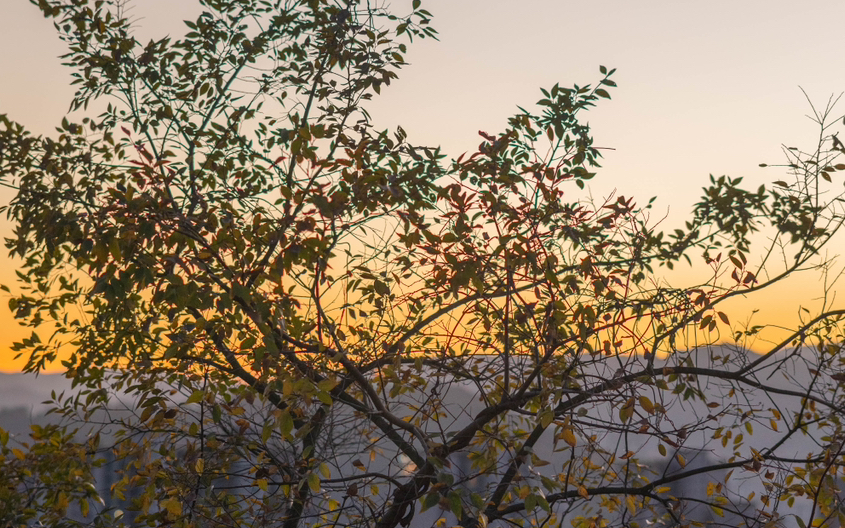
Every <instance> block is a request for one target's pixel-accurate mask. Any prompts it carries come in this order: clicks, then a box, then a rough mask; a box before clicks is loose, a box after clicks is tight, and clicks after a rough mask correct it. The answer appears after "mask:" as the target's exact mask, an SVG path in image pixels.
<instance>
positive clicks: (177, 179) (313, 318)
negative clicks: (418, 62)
mask: <svg viewBox="0 0 845 528" xmlns="http://www.w3.org/2000/svg"><path fill="white" fill-rule="evenodd" d="M33 3H35V4H37V5H38V6H39V8H40V9H41V10H42V12H43V13H44V14H45V16H46V17H48V18H52V19H55V20H56V27H57V29H58V31H59V33H60V35H61V36H62V38H63V39H64V40H65V41H66V42H67V44H68V49H69V52H68V54H67V55H66V56H65V60H66V62H67V64H68V65H69V66H71V67H72V68H73V69H74V72H75V73H74V75H75V80H74V82H75V84H76V87H77V93H76V95H75V97H74V99H73V102H72V105H71V108H72V109H74V110H86V109H88V108H89V107H90V108H99V109H100V110H101V111H102V113H100V114H99V115H98V116H97V117H93V118H92V117H85V118H83V119H82V121H81V122H79V123H75V122H72V120H70V119H65V120H64V121H63V122H62V125H61V127H60V128H59V129H58V136H57V137H53V138H50V137H35V136H32V135H30V134H29V133H28V132H27V131H26V130H25V128H24V127H23V126H22V125H20V124H17V123H15V122H13V121H12V119H11V118H10V117H8V116H6V115H3V116H2V117H0V177H2V179H3V182H4V183H5V184H7V185H10V186H13V187H14V188H15V189H16V196H15V197H14V199H13V200H12V202H11V203H10V205H9V206H8V207H7V208H6V212H7V214H8V216H9V218H10V219H11V220H12V221H13V222H14V224H15V227H16V229H15V233H14V236H13V237H12V238H11V239H10V240H8V241H7V245H8V248H9V250H10V252H11V253H12V254H13V255H14V256H16V257H18V258H21V259H22V261H23V266H22V270H21V271H20V272H19V277H20V287H21V288H22V293H21V294H20V295H17V296H15V297H13V298H12V299H11V301H10V307H11V308H12V310H14V311H15V313H16V315H17V316H18V317H19V318H20V319H21V320H22V321H25V322H26V324H28V325H30V326H32V327H33V329H34V332H33V334H32V337H30V338H29V339H27V340H25V341H24V342H22V343H20V344H19V345H18V346H19V349H20V350H21V352H22V353H26V354H28V357H29V362H28V364H27V370H29V371H38V370H40V369H42V368H44V366H45V365H47V364H48V363H50V362H52V361H54V360H56V359H57V358H66V359H63V362H62V364H63V365H64V367H65V368H66V372H67V376H69V377H70V378H72V379H73V380H74V382H75V384H76V385H77V386H78V387H79V389H80V391H81V392H80V395H79V396H75V397H69V398H67V399H62V398H57V401H56V403H57V409H56V410H57V412H58V413H59V414H60V415H61V416H63V417H64V419H65V423H66V424H75V423H80V422H81V423H83V424H86V429H85V430H86V431H91V433H90V434H91V435H93V434H94V430H96V429H91V427H94V426H96V425H97V424H102V425H103V432H102V433H101V434H102V438H103V439H106V438H107V439H108V441H105V440H100V437H99V436H91V437H90V438H97V439H98V440H97V442H96V445H92V444H91V443H90V442H91V440H89V441H88V443H87V444H86V443H85V442H82V440H80V442H82V443H79V444H76V447H68V446H66V445H65V444H66V443H67V442H70V440H69V437H68V436H67V432H66V431H64V430H63V429H55V430H53V431H52V432H51V433H50V434H51V438H53V437H55V438H59V439H60V440H59V441H57V442H53V443H50V444H49V445H52V446H53V448H54V451H51V450H50V449H47V447H48V444H46V443H43V442H42V443H38V444H37V446H36V447H38V448H37V449H36V447H32V448H31V449H30V451H29V452H28V453H26V452H24V451H23V450H21V449H18V448H15V449H18V450H17V451H11V450H10V449H7V448H5V447H4V452H3V454H4V456H5V460H6V461H5V462H4V464H5V466H4V469H6V468H19V470H20V471H29V472H31V473H32V475H34V476H35V477H34V478H37V479H38V478H40V479H41V480H40V481H41V482H43V483H44V484H45V485H47V484H49V483H50V482H52V479H61V478H65V479H69V480H73V479H75V478H79V479H82V480H83V481H86V482H90V479H91V477H90V475H91V471H92V469H93V468H94V466H96V465H97V464H102V463H103V459H102V458H97V457H98V456H99V457H102V456H104V455H105V453H110V456H113V457H115V458H117V459H118V460H122V461H124V464H125V465H124V467H123V470H122V471H121V474H120V477H121V479H120V480H119V481H118V482H117V483H116V484H115V485H114V486H113V487H112V490H111V491H112V495H113V496H112V497H104V499H105V500H106V501H107V502H108V504H114V501H116V500H120V501H123V502H124V503H126V504H127V510H128V511H131V512H133V515H134V520H133V521H132V522H135V523H139V524H148V525H175V526H242V525H257V526H264V525H266V526H271V525H272V526H276V525H282V526H285V527H293V526H302V525H309V526H378V527H385V528H386V527H394V526H397V525H402V526H408V525H409V524H411V523H417V524H418V525H421V524H422V523H427V524H431V523H441V524H442V523H445V522H457V523H460V524H461V525H462V526H485V525H486V524H488V523H494V522H495V523H497V524H498V525H504V524H505V521H507V522H509V523H510V522H512V523H516V524H519V525H529V524H537V525H543V524H545V523H549V522H551V523H555V524H562V523H566V524H570V523H571V524H572V525H574V526H585V527H586V526H607V525H623V524H627V525H631V526H633V525H634V524H636V523H640V524H642V523H643V522H645V521H646V520H648V521H649V522H651V521H655V520H657V521H659V522H665V523H674V524H681V525H686V524H690V523H697V522H703V521H706V520H712V519H715V520H717V521H718V519H719V517H721V516H728V517H727V518H726V519H731V520H730V521H727V520H726V521H725V522H746V523H748V524H749V525H751V524H755V523H756V524H759V525H776V524H779V523H780V522H781V521H783V520H784V519H786V518H787V517H788V516H787V517H779V515H782V514H783V510H781V511H780V514H779V513H778V509H777V504H778V503H779V502H783V501H786V502H789V503H790V505H792V503H793V502H794V501H795V500H796V499H797V500H798V501H799V503H800V502H801V501H804V500H806V499H807V498H809V502H808V504H810V509H809V510H807V509H805V510H795V511H799V512H803V513H801V514H800V516H799V517H798V519H799V521H800V523H803V524H806V525H810V524H811V523H812V524H813V525H814V526H820V525H822V524H825V523H828V524H830V525H834V524H835V523H836V522H838V521H837V517H836V516H837V515H838V514H839V512H840V504H839V502H838V500H839V499H838V498H837V497H838V492H837V490H838V488H837V486H838V485H839V482H840V480H839V477H838V475H839V471H840V467H841V466H840V462H841V459H842V458H841V452H840V450H841V445H842V441H841V439H842V438H843V430H842V424H841V419H840V415H841V411H842V404H843V402H842V390H841V388H840V383H841V382H842V381H843V380H845V373H843V372H842V369H843V359H842V358H843V356H842V354H841V344H842V333H841V332H842V328H841V317H842V314H843V313H845V311H843V310H841V309H836V308H835V307H834V306H831V305H830V304H825V306H824V308H823V310H822V311H821V312H819V313H814V314H812V315H809V314H808V319H807V320H806V321H805V322H803V323H802V324H801V325H800V327H798V328H796V329H794V331H792V333H791V334H790V336H789V337H788V338H787V339H785V340H784V341H783V342H781V343H777V344H775V345H773V346H771V347H770V348H769V349H768V350H766V351H765V353H764V354H762V355H756V354H753V353H750V352H748V351H746V350H743V349H742V348H741V347H736V348H733V349H727V348H713V347H707V346H702V345H709V344H712V343H716V342H718V341H719V340H720V339H725V338H733V339H735V340H736V341H737V342H739V343H740V344H741V343H742V342H747V341H748V340H751V339H753V338H754V336H755V335H756V334H757V333H758V332H759V330H760V329H761V327H759V326H754V327H750V326H749V327H742V326H741V325H738V324H736V323H733V324H732V323H731V321H730V320H729V318H728V316H727V315H726V313H725V311H724V308H723V306H724V303H726V301H728V300H729V299H730V298H732V297H736V296H740V295H753V294H755V293H756V292H758V291H760V290H762V289H764V288H766V287H769V286H770V285H772V284H775V283H778V282H781V281H783V280H785V279H787V278H788V277H790V276H791V275H793V274H795V273H796V272H798V271H801V270H803V269H806V268H808V267H810V266H813V265H818V263H819V262H824V261H821V260H820V258H821V257H820V255H821V254H822V253H823V249H824V248H825V247H826V246H827V245H829V242H830V240H831V239H832V237H833V236H834V234H835V233H836V232H837V230H838V228H839V227H840V226H841V223H842V220H843V212H842V207H841V200H840V195H839V194H837V192H838V191H834V186H833V183H832V178H833V176H834V175H835V174H836V172H837V171H839V170H845V166H843V165H837V164H835V163H834V161H833V159H834V158H835V157H836V156H838V155H839V153H840V150H838V149H834V150H827V149H826V148H825V147H826V146H827V134H828V133H829V122H830V119H829V116H828V112H820V113H817V120H818V122H819V125H820V127H821V130H822V135H821V140H820V142H819V146H818V149H817V150H815V151H814V152H810V153H802V152H798V151H788V154H789V155H791V156H792V158H791V159H790V164H789V166H788V167H787V169H789V170H790V171H791V172H790V173H791V174H792V175H793V176H794V178H795V179H794V181H793V182H791V183H787V182H775V184H774V185H773V186H771V187H767V186H763V187H760V188H758V189H755V190H746V189H744V188H743V187H742V182H741V179H740V178H729V177H719V178H713V177H711V181H710V184H709V186H708V187H707V188H705V189H704V196H703V197H702V199H701V201H700V202H699V203H698V204H697V205H696V206H695V208H694V210H693V212H692V215H691V216H690V218H689V220H688V221H687V222H686V223H685V225H684V227H683V228H682V229H677V230H675V231H674V232H667V233H664V232H662V231H660V230H659V229H658V226H657V224H658V223H657V222H653V221H652V220H651V202H648V203H647V204H646V205H639V204H638V203H637V202H636V201H634V200H633V199H632V198H627V197H621V196H619V197H616V196H613V197H611V198H608V199H607V200H606V201H604V202H601V203H594V202H592V201H590V200H587V199H586V198H585V197H584V195H583V193H581V192H580V191H581V190H582V189H584V188H585V182H587V181H588V180H590V179H591V178H592V177H594V176H595V174H596V171H597V168H598V166H599V165H598V162H599V161H600V158H601V155H600V149H598V148H597V147H596V146H594V144H593V139H592V136H591V131H590V129H589V127H588V126H587V125H585V124H584V123H583V120H582V117H583V113H584V112H585V111H587V110H589V108H591V107H592V106H594V105H595V104H597V103H598V102H599V101H600V100H601V99H603V98H609V96H610V95H609V93H608V92H607V90H608V89H610V88H612V87H614V86H615V83H614V82H613V80H612V79H611V77H612V74H613V70H607V69H606V68H604V67H602V68H601V77H600V78H599V80H598V82H597V83H595V84H591V85H585V86H574V87H572V88H562V87H561V86H559V85H555V86H554V87H552V88H551V89H549V90H543V92H542V94H543V98H542V99H541V100H540V101H539V102H538V104H537V107H536V109H533V110H525V109H520V112H519V113H518V114H517V115H516V116H514V117H513V118H511V119H510V120H509V121H508V125H507V127H506V129H505V130H504V131H503V132H501V133H495V134H490V133H487V132H479V134H480V136H481V139H482V142H481V144H480V145H479V147H478V149H477V151H476V152H474V153H471V154H468V155H464V156H461V157H459V158H457V159H455V160H451V161H447V160H446V158H445V156H444V155H443V154H442V153H441V152H440V150H439V149H437V148H433V147H420V146H415V145H412V144H411V143H410V142H409V141H408V138H407V135H406V133H405V132H404V130H402V129H401V128H400V129H397V130H396V131H395V132H389V131H380V130H376V129H374V128H373V126H372V125H371V123H370V120H369V115H368V114H367V112H366V110H365V108H366V102H367V101H368V100H369V99H370V98H371V97H373V95H374V94H378V93H379V92H380V90H381V88H382V87H384V86H386V85H389V84H390V82H391V81H392V80H393V79H395V78H396V75H397V74H396V72H397V70H398V69H399V68H400V67H402V66H403V65H404V64H405V63H404V54H405V52H406V45H405V44H404V41H405V40H404V39H405V38H407V39H408V40H409V41H410V40H412V39H413V38H418V39H419V38H425V37H432V36H434V35H435V32H434V31H433V30H432V29H431V28H430V27H429V25H428V23H429V19H430V14H429V13H428V12H427V11H425V10H424V9H422V8H421V6H420V2H419V0H414V1H413V2H412V5H411V9H410V11H409V13H408V14H407V15H403V16H397V15H394V14H391V12H389V11H387V9H386V8H384V7H381V6H374V5H373V4H372V3H371V2H354V1H349V2H330V1H327V0H309V1H294V0H288V1H281V0H273V1H270V0H204V1H203V5H204V6H205V8H206V9H207V11H206V12H204V13H203V14H202V15H201V16H199V18H197V19H196V20H195V21H190V22H186V26H187V30H188V32H187V34H186V35H185V36H184V37H183V38H181V39H179V40H172V39H170V38H169V37H166V38H163V39H160V40H157V41H151V42H149V43H148V44H142V43H139V42H137V41H136V40H135V39H134V38H133V36H132V31H133V28H132V22H131V20H130V19H129V18H127V16H126V11H125V7H126V6H125V5H124V2H122V1H120V0H97V1H90V0H40V1H38V2H35V1H34V2H33ZM702 255H703V258H704V260H705V263H706V265H707V266H709V267H710V269H711V270H712V274H711V275H710V277H709V278H708V279H707V280H706V281H705V282H703V283H701V284H695V285H692V286H686V287H671V286H668V285H666V283H665V281H663V280H662V279H661V274H662V273H664V272H665V271H666V270H671V269H672V268H673V267H674V266H675V265H676V264H677V263H679V262H680V261H684V262H689V263H692V262H693V261H694V260H695V261H696V262H697V261H698V260H699V259H701V258H702ZM778 256H780V257H782V258H781V259H780V260H781V262H780V263H778V262H776V260H777V258H776V257H778ZM35 330H38V331H39V332H40V334H39V333H36V332H35ZM45 331H46V332H49V333H50V335H49V336H47V337H45ZM773 376H774V377H776V378H777V379H781V378H783V380H784V381H783V382H777V383H775V382H774V381H772V377H773ZM714 395H718V397H717V398H716V399H714ZM763 429H765V430H767V433H766V434H765V435H763V436H762V437H760V436H755V435H754V431H755V430H756V431H758V435H759V432H760V431H761V430H763ZM38 434H39V433H38V432H37V431H36V436H38ZM52 435H59V436H52ZM744 435H747V437H744ZM805 435H806V436H807V437H808V438H810V439H812V440H813V442H804V443H801V444H800V445H801V446H802V447H801V450H800V451H793V452H788V453H787V452H785V451H784V448H785V446H793V444H794V442H796V441H797V440H798V439H799V438H803V437H804V436H805ZM77 436H78V437H79V436H82V435H77ZM754 438H762V439H761V440H760V441H758V442H756V443H755V441H754ZM6 443H7V442H6V441H5V440H4V442H3V444H4V446H5V445H6ZM85 445H87V446H88V448H86V449H83V448H82V447H81V446H85ZM720 446H721V447H720ZM64 449H74V450H76V451H69V452H75V453H77V454H76V455H75V456H72V457H65V459H64V460H63V463H62V465H58V466H56V465H54V464H53V462H52V460H54V459H56V458H57V457H59V454H60V452H61V451H62V450H64ZM80 449H82V450H81V451H80ZM42 450H43V451H42ZM649 452H653V453H654V452H656V453H659V460H658V461H655V460H653V459H646V458H642V459H641V458H640V455H642V456H643V457H645V456H646V454H647V453H649ZM22 457H23V458H22ZM51 457H52V458H51ZM4 473H8V474H12V473H9V472H8V471H4ZM702 475H704V476H706V477H707V479H708V482H709V486H707V487H706V494H698V493H697V492H696V491H690V488H689V487H687V488H684V487H683V484H684V483H685V482H691V481H694V482H697V483H700V482H702V481H701V480H700V479H701V476H702ZM4 476H5V475H4ZM737 482H739V484H737ZM743 486H745V488H743ZM755 486H756V487H755ZM749 487H750V488H749ZM701 488H702V489H704V487H703V486H701ZM75 489H76V491H75V492H74V493H67V494H66V495H65V496H64V498H62V499H61V500H59V499H57V498H56V497H55V496H47V495H45V494H44V493H41V494H40V495H39V494H37V493H36V494H35V495H32V494H30V495H27V494H26V490H20V489H18V488H15V487H14V486H13V487H7V488H4V490H8V492H7V491H4V492H3V493H8V494H9V495H8V497H10V498H7V495H4V498H3V500H5V501H12V500H16V501H23V500H27V501H30V502H31V503H33V504H39V505H42V506H43V507H44V508H47V509H48V510H49V508H53V507H54V506H55V505H56V504H58V505H63V504H65V502H69V501H71V500H83V499H90V498H91V497H90V496H89V495H88V492H87V491H84V490H87V489H88V488H75ZM80 489H82V490H83V491H80ZM743 489H745V490H747V489H753V491H752V492H751V493H745V492H743V494H742V495H741V496H740V495H739V492H740V491H741V490H743ZM80 493H82V496H80V495H79V494H80ZM755 495H756V496H757V498H756V499H755V498H754V496H755ZM7 503H8V502H7ZM9 504H11V503H9ZM15 504H19V503H15ZM50 504H52V505H54V506H50ZM701 504H703V505H705V506H709V509H707V510H706V511H702V509H700V508H699V509H695V506H697V505H701ZM44 505H46V506H44ZM39 507H41V506H39ZM56 507H58V506H56ZM42 511H46V510H42ZM51 511H54V510H51ZM56 511H57V510H56ZM808 512H809V513H808ZM115 513H116V512H113V511H108V508H107V509H105V510H102V511H100V510H98V511H97V512H92V513H91V515H89V516H88V517H87V518H86V519H87V520H85V521H80V522H89V521H90V522H91V523H98V524H103V525H105V524H116V525H119V524H122V523H124V522H130V521H129V520H128V518H127V517H122V516H120V515H115ZM38 515H39V514H38V513H37V512H35V513H32V514H31V516H30V517H29V518H28V519H22V520H19V521H16V522H20V523H26V522H30V521H31V520H33V519H39V517H37V516H38ZM44 515H46V514H44ZM714 516H715V517H714ZM441 517H442V519H440V520H438V519H439V518H441ZM41 519H48V520H49V517H41Z"/></svg>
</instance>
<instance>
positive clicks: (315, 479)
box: [307, 473, 320, 493]
mask: <svg viewBox="0 0 845 528" xmlns="http://www.w3.org/2000/svg"><path fill="white" fill-rule="evenodd" d="M307 481H308V489H310V490H311V493H320V477H319V476H318V475H317V474H316V473H309V474H308V478H307Z"/></svg>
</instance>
